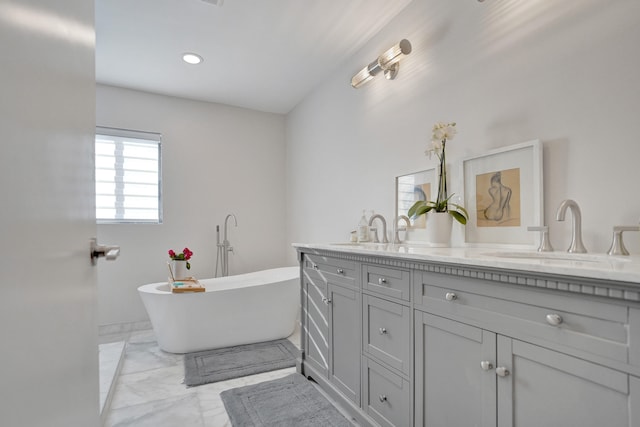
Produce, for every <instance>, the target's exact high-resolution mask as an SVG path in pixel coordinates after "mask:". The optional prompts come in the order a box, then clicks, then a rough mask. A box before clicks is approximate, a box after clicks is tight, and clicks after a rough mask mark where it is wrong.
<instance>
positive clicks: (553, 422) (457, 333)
mask: <svg viewBox="0 0 640 427" xmlns="http://www.w3.org/2000/svg"><path fill="white" fill-rule="evenodd" d="M415 322H416V347H415V350H416V358H415V360H416V362H415V363H416V425H418V426H482V427H495V426H499V427H512V426H518V427H540V426H548V427H554V426H557V427H567V426H575V427H602V426H607V427H632V426H636V427H637V426H638V424H637V420H636V421H635V422H636V424H633V423H634V421H633V419H632V418H631V417H632V416H637V415H638V414H632V412H633V411H636V409H635V408H640V406H638V402H639V401H638V392H639V390H638V389H637V387H638V383H637V379H636V378H633V377H629V376H628V375H627V374H625V373H623V372H619V371H616V370H614V369H610V368H607V367H604V366H601V365H598V364H595V363H591V362H588V361H585V360H582V359H579V358H576V357H573V356H569V355H566V354H563V353H560V352H557V351H553V350H550V349H547V348H544V347H541V346H537V345H533V344H529V343H526V342H523V341H520V340H516V339H513V338H510V337H506V336H503V335H500V334H496V333H493V332H490V331H487V330H483V329H480V328H477V327H474V326H470V325H467V324H464V323H461V322H457V321H455V320H450V319H446V318H442V317H439V316H434V315H431V314H428V313H422V312H416V316H415ZM634 381H635V384H634Z"/></svg>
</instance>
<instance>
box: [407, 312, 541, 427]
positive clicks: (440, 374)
mask: <svg viewBox="0 0 640 427" xmlns="http://www.w3.org/2000/svg"><path fill="white" fill-rule="evenodd" d="M415 332H416V335H415V337H416V342H415V382H416V383H415V401H416V405H415V412H416V414H415V418H416V422H415V425H416V426H428V427H438V426H482V427H495V425H496V375H495V372H494V370H493V368H495V360H496V359H495V354H496V334H494V333H492V332H488V331H484V330H482V329H479V328H476V327H473V326H469V325H466V324H463V323H459V322H456V321H453V320H449V319H445V318H442V317H438V316H434V315H431V314H427V313H422V312H419V311H416V312H415ZM483 362H485V363H483ZM540 425H543V424H540Z"/></svg>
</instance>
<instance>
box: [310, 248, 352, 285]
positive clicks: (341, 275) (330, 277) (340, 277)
mask: <svg viewBox="0 0 640 427" xmlns="http://www.w3.org/2000/svg"><path fill="white" fill-rule="evenodd" d="M303 266H304V268H305V269H308V270H315V271H316V272H317V273H318V274H319V275H320V277H322V279H323V280H325V281H326V282H332V283H339V284H343V285H349V286H354V287H357V286H358V285H357V278H358V270H357V269H356V263H355V262H353V261H347V260H343V259H338V258H331V257H326V256H321V255H312V254H305V255H304V261H303Z"/></svg>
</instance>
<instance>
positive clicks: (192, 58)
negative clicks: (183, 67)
mask: <svg viewBox="0 0 640 427" xmlns="http://www.w3.org/2000/svg"><path fill="white" fill-rule="evenodd" d="M182 60H183V61H184V62H186V63H187V64H199V63H201V62H202V61H203V59H202V56H200V55H197V54H195V53H190V52H187V53H185V54H184V55H182Z"/></svg>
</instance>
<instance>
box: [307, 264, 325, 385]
mask: <svg viewBox="0 0 640 427" xmlns="http://www.w3.org/2000/svg"><path fill="white" fill-rule="evenodd" d="M303 272H304V274H303V278H302V280H303V281H304V286H303V290H304V292H305V295H304V304H305V305H304V313H303V316H304V329H305V331H304V332H305V340H304V362H305V364H307V365H309V366H311V367H312V368H314V369H315V370H317V371H318V372H320V373H321V374H323V375H324V376H325V377H326V376H327V374H328V370H329V362H328V359H329V306H328V304H327V303H326V301H327V298H326V295H327V285H326V283H325V282H324V280H322V279H320V278H319V277H316V275H315V274H314V272H313V271H310V272H309V271H307V270H303Z"/></svg>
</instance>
